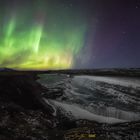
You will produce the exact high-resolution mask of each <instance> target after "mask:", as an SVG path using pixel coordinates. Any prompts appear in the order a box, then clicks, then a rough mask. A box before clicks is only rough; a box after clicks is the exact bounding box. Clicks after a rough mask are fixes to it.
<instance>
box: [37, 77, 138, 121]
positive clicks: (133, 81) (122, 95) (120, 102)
mask: <svg viewBox="0 0 140 140" xmlns="http://www.w3.org/2000/svg"><path fill="white" fill-rule="evenodd" d="M40 82H41V83H42V84H43V85H46V86H47V87H50V88H55V87H59V88H62V89H63V90H64V94H63V95H62V96H61V97H59V98H56V99H49V100H47V99H46V102H49V104H51V105H52V106H53V108H54V109H55V110H58V109H59V110H60V111H61V113H63V114H64V115H66V116H67V117H71V118H74V119H89V120H95V121H98V122H105V123H117V122H125V121H137V120H139V119H140V79H138V78H128V77H106V76H87V75H82V76H74V77H67V76H64V75H56V76H55V75H51V76H50V75H49V76H47V75H46V76H45V77H43V76H42V78H41V80H40Z"/></svg>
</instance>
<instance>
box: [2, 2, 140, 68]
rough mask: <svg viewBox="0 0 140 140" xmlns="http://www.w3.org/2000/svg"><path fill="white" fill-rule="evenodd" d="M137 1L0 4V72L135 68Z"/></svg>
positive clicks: (139, 53)
mask: <svg viewBox="0 0 140 140" xmlns="http://www.w3.org/2000/svg"><path fill="white" fill-rule="evenodd" d="M139 15H140V1H139V0H128V1H125V0H106V1H105V0H1V1H0V68H3V67H4V68H13V69H21V70H48V69H77V68H78V69H79V68H80V69H85V68H86V69H93V68H126V67H127V68H129V67H140V63H139V61H138V60H139V59H140V47H139V46H140V41H139V40H140V39H139V36H140V26H139V25H140V17H139Z"/></svg>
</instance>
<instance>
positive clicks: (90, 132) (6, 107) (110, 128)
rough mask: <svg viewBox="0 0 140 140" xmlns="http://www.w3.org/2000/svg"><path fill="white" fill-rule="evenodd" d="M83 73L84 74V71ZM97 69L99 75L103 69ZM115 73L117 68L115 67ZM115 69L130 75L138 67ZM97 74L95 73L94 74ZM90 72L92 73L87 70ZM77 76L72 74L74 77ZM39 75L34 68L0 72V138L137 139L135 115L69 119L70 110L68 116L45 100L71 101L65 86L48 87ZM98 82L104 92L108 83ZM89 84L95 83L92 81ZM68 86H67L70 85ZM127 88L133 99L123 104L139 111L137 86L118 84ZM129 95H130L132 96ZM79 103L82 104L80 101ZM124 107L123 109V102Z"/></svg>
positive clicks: (139, 129) (139, 126)
mask: <svg viewBox="0 0 140 140" xmlns="http://www.w3.org/2000/svg"><path fill="white" fill-rule="evenodd" d="M106 71H107V70H106ZM55 73H57V72H55ZM60 73H61V74H74V75H77V71H76V72H75V71H74V72H73V71H70V73H69V72H66V71H64V72H63V71H61V72H60ZM79 73H80V72H79ZM86 73H87V74H88V72H86ZM99 73H100V72H99ZM99 73H98V74H99ZM101 73H102V75H103V71H102V72H101ZM113 73H114V71H113ZM115 73H117V72H116V71H115ZM118 73H122V75H123V76H126V75H128V76H130V77H132V76H134V77H139V70H137V71H132V70H131V71H129V72H128V73H127V70H126V71H125V72H124V71H120V70H119V72H118ZM82 74H83V72H82ZM82 74H81V75H82ZM84 74H85V73H84ZM94 74H95V73H94V72H93V75H94ZM98 74H97V73H96V74H95V75H98ZM106 74H107V72H105V75H106ZM78 75H79V74H78ZM90 75H92V74H91V72H90ZM111 75H112V74H111ZM117 75H118V74H116V76H117ZM78 78H79V77H78ZM78 78H76V80H77V79H78ZM80 78H81V77H80ZM84 78H85V77H84ZM86 78H87V77H86ZM39 79H40V76H38V74H37V73H36V72H35V73H34V72H21V73H19V72H11V71H10V72H9V70H8V72H6V71H4V72H3V71H2V72H1V74H0V140H91V139H92V140H94V139H95V140H139V139H140V121H139V119H138V118H137V117H135V119H136V120H133V121H132V120H131V121H126V120H125V121H122V122H121V121H120V122H119V121H118V118H119V120H120V116H121V118H123V119H127V117H126V116H125V115H120V116H118V115H117V116H118V117H117V123H105V122H98V121H95V120H94V119H90V120H88V119H86V118H79V119H78V118H76V119H74V118H73V119H72V117H73V116H72V114H71V116H72V117H68V116H69V114H67V112H66V111H67V110H63V112H62V108H61V109H60V106H59V107H56V108H54V106H53V105H52V104H51V102H49V100H50V101H54V100H56V101H57V102H58V101H59V102H60V101H61V102H64V105H65V104H66V101H67V102H69V103H73V102H74V101H75V100H70V101H68V99H67V98H70V96H67V97H66V95H65V94H66V93H65V92H66V90H65V91H64V89H63V88H60V86H59V87H57V88H53V89H52V87H51V88H50V87H47V84H46V85H44V84H40V82H37V81H38V80H39ZM89 84H90V83H89ZM89 84H88V85H89ZM100 85H101V89H102V90H101V91H102V92H103V89H105V93H107V91H106V88H109V87H110V86H108V85H107V84H104V85H103V83H101V84H100ZM78 86H79V85H78ZM93 86H95V83H94V85H93ZM103 87H106V88H103ZM111 88H113V89H114V90H115V89H116V88H118V87H117V86H113V87H112V86H111ZM68 89H69V90H71V89H70V88H68ZM68 89H67V90H68ZM128 89H129V91H131V92H130V93H132V91H133V92H137V94H136V96H137V99H135V100H134V102H133V101H132V102H131V104H128V103H126V101H125V102H124V103H125V105H126V106H127V104H128V106H129V105H130V107H131V109H132V110H134V112H135V113H136V114H138V115H139V109H140V108H139V106H138V101H139V98H140V96H139V94H138V92H139V90H140V89H139V88H136V89H135V90H132V89H130V88H127V90H125V89H124V88H122V87H121V91H123V92H125V94H127V92H128ZM92 90H93V89H92ZM94 91H95V89H94ZM96 91H98V94H100V92H101V91H100V89H98V88H96ZM119 92H120V91H119ZM68 95H70V94H68ZM71 95H72V94H71ZM62 96H63V98H61V100H60V97H62ZM75 97H76V96H75ZM108 97H110V96H108ZM129 97H130V96H129ZM44 98H45V100H44ZM113 98H114V96H113ZM132 98H134V97H133V96H132ZM124 99H125V98H123V101H124ZM127 99H128V98H127ZM79 100H80V103H81V100H83V98H82V97H81V98H80V99H79ZM128 101H129V100H128ZM76 102H77V100H76ZM78 103H79V102H78ZM118 103H119V102H118ZM132 103H133V104H132ZM83 104H84V105H86V104H85V103H84V102H83ZM59 105H60V104H59ZM71 105H72V104H71ZM109 105H112V104H107V105H106V106H109ZM113 105H114V104H113ZM113 105H112V106H113ZM123 106H124V105H123ZM135 106H136V109H135ZM70 107H72V106H70ZM120 107H121V106H120ZM124 109H126V108H125V106H124ZM96 110H97V108H96ZM64 112H65V113H64ZM121 113H122V111H121ZM138 115H137V116H138ZM128 119H130V118H128ZM97 120H98V119H97Z"/></svg>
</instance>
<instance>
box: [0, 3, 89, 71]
mask: <svg viewBox="0 0 140 140" xmlns="http://www.w3.org/2000/svg"><path fill="white" fill-rule="evenodd" d="M57 7H58V6H57V5H53V6H52V5H51V6H50V8H49V6H48V7H46V10H45V11H43V12H40V13H41V14H42V13H44V12H45V13H47V16H45V19H44V20H41V19H40V16H41V14H39V16H37V18H35V19H34V16H31V17H32V18H33V20H30V18H28V16H27V14H24V12H23V13H22V12H21V13H20V12H19V15H17V16H12V17H9V20H8V21H6V22H4V27H5V28H4V32H1V31H0V34H1V37H0V67H8V68H16V69H68V68H71V67H72V66H73V64H74V57H75V56H76V55H78V54H79V52H80V50H81V48H82V47H83V46H84V35H85V32H86V28H87V26H86V22H85V19H84V18H83V17H82V16H81V15H80V14H79V13H78V12H77V13H76V11H74V9H67V8H57ZM21 11H22V10H21ZM28 13H29V15H32V14H34V13H36V11H32V12H31V14H30V9H28ZM34 20H35V21H36V22H34ZM1 24H2V23H0V25H1Z"/></svg>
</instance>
